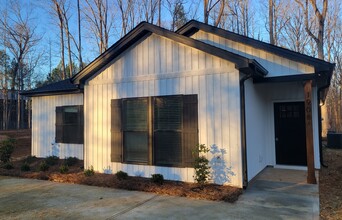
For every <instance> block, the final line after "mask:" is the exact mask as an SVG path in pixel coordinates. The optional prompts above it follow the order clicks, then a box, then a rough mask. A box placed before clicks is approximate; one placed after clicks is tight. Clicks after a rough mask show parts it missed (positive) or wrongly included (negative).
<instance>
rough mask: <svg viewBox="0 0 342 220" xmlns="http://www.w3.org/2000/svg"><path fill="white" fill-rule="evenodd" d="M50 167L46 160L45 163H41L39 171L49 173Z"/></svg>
mask: <svg viewBox="0 0 342 220" xmlns="http://www.w3.org/2000/svg"><path fill="white" fill-rule="evenodd" d="M49 168H50V167H49V165H48V164H47V163H46V160H44V161H43V162H41V163H40V164H39V171H47V170H49Z"/></svg>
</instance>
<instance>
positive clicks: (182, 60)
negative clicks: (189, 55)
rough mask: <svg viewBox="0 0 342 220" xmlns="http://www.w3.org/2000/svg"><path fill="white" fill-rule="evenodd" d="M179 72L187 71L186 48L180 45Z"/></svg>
mask: <svg viewBox="0 0 342 220" xmlns="http://www.w3.org/2000/svg"><path fill="white" fill-rule="evenodd" d="M178 49H179V51H178V55H179V71H184V70H185V69H186V64H185V46H184V45H182V44H180V45H179V48H178Z"/></svg>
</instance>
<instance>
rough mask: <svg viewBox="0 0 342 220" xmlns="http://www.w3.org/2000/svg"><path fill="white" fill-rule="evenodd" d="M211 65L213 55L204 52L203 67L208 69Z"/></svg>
mask: <svg viewBox="0 0 342 220" xmlns="http://www.w3.org/2000/svg"><path fill="white" fill-rule="evenodd" d="M212 67H213V56H212V55H210V54H207V53H206V54H205V68H207V69H209V68H212Z"/></svg>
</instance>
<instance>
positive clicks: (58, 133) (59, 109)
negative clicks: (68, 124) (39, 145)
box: [55, 107, 63, 143]
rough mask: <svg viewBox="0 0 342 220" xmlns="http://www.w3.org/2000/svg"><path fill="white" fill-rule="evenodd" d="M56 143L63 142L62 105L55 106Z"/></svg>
mask: <svg viewBox="0 0 342 220" xmlns="http://www.w3.org/2000/svg"><path fill="white" fill-rule="evenodd" d="M55 141H56V143H63V107H56V140H55Z"/></svg>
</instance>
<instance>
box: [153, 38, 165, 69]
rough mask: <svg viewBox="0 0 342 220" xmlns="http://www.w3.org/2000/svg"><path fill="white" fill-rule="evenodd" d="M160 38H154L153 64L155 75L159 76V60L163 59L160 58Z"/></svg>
mask: <svg viewBox="0 0 342 220" xmlns="http://www.w3.org/2000/svg"><path fill="white" fill-rule="evenodd" d="M160 40H161V38H160V37H159V36H155V37H154V56H155V57H154V64H155V74H156V75H158V74H160V65H161V60H162V59H163V58H162V57H161V52H160V51H161V44H160Z"/></svg>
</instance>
